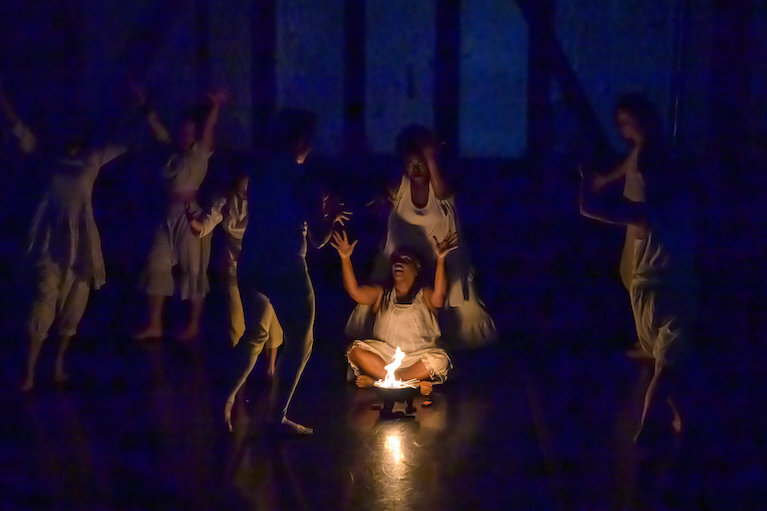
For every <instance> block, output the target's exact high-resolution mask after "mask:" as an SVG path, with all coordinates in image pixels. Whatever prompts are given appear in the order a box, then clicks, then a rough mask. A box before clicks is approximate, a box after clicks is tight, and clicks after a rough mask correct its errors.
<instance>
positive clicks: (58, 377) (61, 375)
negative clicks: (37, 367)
mask: <svg viewBox="0 0 767 511" xmlns="http://www.w3.org/2000/svg"><path fill="white" fill-rule="evenodd" d="M53 381H54V383H56V385H63V384H65V383H66V382H68V381H69V375H68V374H67V373H65V372H64V369H62V368H60V367H59V368H57V369H56V372H55V373H54V374H53Z"/></svg>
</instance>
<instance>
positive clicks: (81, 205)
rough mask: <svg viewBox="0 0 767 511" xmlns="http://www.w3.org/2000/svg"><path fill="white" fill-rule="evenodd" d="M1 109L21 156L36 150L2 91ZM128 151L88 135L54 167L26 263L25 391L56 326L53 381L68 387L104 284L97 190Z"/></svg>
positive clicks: (78, 139) (70, 145)
mask: <svg viewBox="0 0 767 511" xmlns="http://www.w3.org/2000/svg"><path fill="white" fill-rule="evenodd" d="M0 109H1V110H2V111H3V113H4V115H5V117H6V119H7V120H8V121H9V122H10V123H12V124H13V125H14V134H15V135H16V136H17V138H18V139H19V144H20V147H21V149H22V151H23V152H26V153H31V152H33V151H35V150H36V147H37V141H36V139H35V137H34V135H33V134H32V133H31V131H29V129H27V128H25V127H24V125H23V124H22V123H21V121H20V119H19V118H18V117H17V116H16V114H15V112H14V111H13V108H12V106H11V104H10V102H9V101H8V99H7V98H6V97H5V95H4V94H3V92H2V91H1V90H0ZM125 150H126V149H125V147H123V146H117V145H104V146H102V147H94V146H92V145H91V144H90V137H89V136H88V134H81V135H80V136H79V137H74V138H72V139H71V140H70V142H69V143H67V146H66V149H65V154H64V156H62V157H60V158H56V159H54V160H52V163H50V164H51V165H52V167H53V169H52V170H53V175H52V177H51V180H50V183H49V185H48V188H47V189H46V191H45V194H44V195H43V197H42V199H41V201H40V203H39V205H38V207H37V212H36V214H35V217H34V220H33V221H32V226H31V227H30V231H29V242H28V245H27V261H26V262H27V264H28V266H29V267H30V268H31V269H32V270H33V278H34V280H35V292H34V299H33V302H32V307H31V309H30V312H29V316H28V318H27V334H28V335H29V354H28V357H27V367H26V375H25V377H24V380H23V382H22V384H21V390H22V391H24V392H28V391H31V390H32V389H33V388H34V384H35V367H36V365H37V359H38V358H39V355H40V350H41V349H42V346H43V342H44V341H45V339H46V338H47V337H48V333H49V331H50V329H51V327H52V326H53V325H54V321H55V322H56V327H57V329H58V333H59V337H60V340H59V341H60V344H59V349H58V352H57V354H56V362H55V366H54V367H55V372H54V381H55V382H56V383H59V384H61V383H65V382H66V381H67V380H68V375H67V373H66V371H65V370H64V355H65V354H66V351H67V349H68V347H69V344H70V342H71V340H72V337H74V335H75V333H76V332H77V327H78V325H79V324H80V320H81V319H82V317H83V314H84V313H85V308H86V306H87V305H88V298H89V296H90V290H91V287H93V289H99V288H100V287H101V286H103V285H104V283H105V282H106V272H105V268H104V257H103V255H102V253H101V238H100V236H99V231H98V227H97V226H96V220H95V218H94V216H93V202H92V196H93V185H94V183H95V181H96V178H97V177H98V175H99V171H100V170H101V168H102V167H103V166H104V165H106V164H107V163H109V162H110V161H112V160H114V159H115V158H117V157H118V156H120V155H121V154H123V153H124V152H125Z"/></svg>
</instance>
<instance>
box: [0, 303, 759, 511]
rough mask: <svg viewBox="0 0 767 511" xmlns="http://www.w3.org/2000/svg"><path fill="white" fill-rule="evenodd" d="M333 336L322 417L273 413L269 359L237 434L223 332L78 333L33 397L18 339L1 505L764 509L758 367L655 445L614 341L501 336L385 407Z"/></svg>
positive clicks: (321, 352)
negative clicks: (67, 380)
mask: <svg viewBox="0 0 767 511" xmlns="http://www.w3.org/2000/svg"><path fill="white" fill-rule="evenodd" d="M96 311H98V307H96ZM96 311H94V313H95V312H96ZM327 334H328V332H322V331H321V332H318V336H317V345H316V351H315V353H314V355H313V357H312V359H311V361H310V363H309V366H308V369H307V372H306V373H305V378H304V379H303V380H302V382H301V385H300V387H299V390H298V393H297V395H296V398H295V404H294V406H293V408H292V416H293V417H294V418H295V419H297V420H300V421H302V422H304V423H306V424H309V425H311V426H314V427H315V428H316V434H315V435H314V436H313V437H311V438H307V439H302V440H291V441H284V442H283V441H277V440H274V439H270V438H267V437H265V436H264V435H263V434H262V431H261V428H260V420H261V416H262V415H261V412H262V410H263V406H264V394H263V391H264V389H265V388H266V384H265V383H264V381H263V380H261V379H260V378H259V377H258V374H261V371H262V369H263V368H260V367H257V370H256V371H257V373H258V374H254V376H253V378H252V379H251V381H250V383H249V385H248V386H247V388H246V390H245V391H244V392H243V393H242V394H241V395H240V398H239V400H238V402H237V405H236V407H235V431H234V433H233V434H228V433H225V432H224V429H223V427H222V426H223V424H222V421H221V413H220V411H221V403H222V399H223V397H222V394H221V388H222V382H223V380H224V377H225V374H226V366H227V361H228V357H227V354H228V353H227V350H226V349H225V346H224V341H223V340H215V339H213V338H208V339H205V340H203V341H202V342H201V343H200V344H198V345H195V346H192V347H181V346H178V345H176V344H175V343H173V341H170V340H166V341H165V342H163V343H160V344H153V345H136V344H133V343H132V341H129V340H127V339H125V338H120V337H119V336H115V337H114V338H111V339H104V338H101V339H89V338H86V337H83V338H81V339H80V340H79V342H78V344H76V345H75V347H74V348H73V350H72V354H71V355H72V356H71V358H70V361H71V373H72V382H71V385H70V386H69V388H68V389H65V390H61V389H59V390H56V389H53V388H52V387H51V386H50V384H49V383H48V381H46V378H45V376H47V373H48V372H49V371H48V369H50V364H49V363H50V358H51V357H50V356H46V357H44V358H43V360H42V366H41V376H42V377H41V383H40V386H39V388H38V389H37V390H36V391H35V392H34V393H33V394H31V395H25V396H21V395H19V394H18V393H16V392H14V391H13V386H15V385H16V383H17V382H18V379H17V377H18V376H19V372H18V368H17V367H16V365H15V364H14V363H13V361H14V360H15V361H18V358H17V357H13V356H9V357H5V361H6V362H5V365H4V371H3V383H4V385H3V394H2V416H3V419H2V438H1V439H0V479H1V480H2V483H1V485H0V508H2V509H38V508H39V509H267V510H273V509H274V510H276V509H289V510H295V509H334V510H342V509H353V510H356V509H371V510H375V509H381V510H384V509H385V510H389V509H424V508H426V509H472V510H474V509H659V508H678V509H747V508H749V509H759V508H760V507H761V503H764V502H767V501H765V500H763V499H764V497H765V486H764V484H763V483H764V481H765V463H764V457H763V453H764V451H763V449H764V444H763V443H762V442H763V439H764V436H763V434H762V433H761V431H758V429H759V428H760V424H761V425H763V420H762V419H761V418H760V416H761V415H763V414H762V413H761V411H759V410H752V413H751V415H750V416H748V415H746V414H747V413H748V411H747V408H748V406H749V405H750V404H751V403H752V402H753V401H749V398H748V396H746V395H743V393H740V392H739V393H737V395H740V396H741V399H742V402H740V403H739V402H737V401H732V400H730V399H729V398H728V399H725V398H724V396H725V395H728V392H731V391H732V389H736V388H741V389H742V388H753V387H752V386H751V385H753V382H755V381H763V380H764V379H763V374H762V372H761V371H762V369H761V368H756V367H755V368H753V369H752V370H751V371H752V372H749V370H747V368H744V367H742V366H739V367H738V368H737V370H734V369H730V370H728V368H726V367H721V368H720V370H719V371H718V372H710V373H709V374H708V375H707V377H706V378H705V380H706V384H705V388H701V392H702V397H703V399H701V400H699V401H701V402H706V403H707V405H708V406H711V407H712V408H710V409H709V411H708V413H707V414H705V416H706V420H705V424H701V427H698V428H692V432H691V434H690V435H688V436H687V441H686V442H675V441H674V440H673V439H671V440H669V442H667V443H660V444H659V445H660V447H656V448H655V449H644V450H642V449H638V448H636V447H635V446H633V445H632V443H631V436H632V435H633V433H634V428H635V427H636V420H637V418H638V412H639V408H638V406H639V399H640V396H641V392H642V385H643V384H644V383H646V377H647V372H646V371H644V373H643V370H642V368H641V367H639V366H637V365H635V364H634V363H632V362H630V361H628V360H627V359H626V358H625V357H624V356H623V355H622V353H620V352H619V351H616V350H613V351H607V352H594V351H590V350H585V351H583V352H572V351H567V352H565V351H563V350H559V351H547V350H542V349H540V348H535V347H534V345H533V346H532V347H531V343H529V342H527V341H525V340H522V339H515V338H504V339H502V340H501V341H500V343H499V346H496V347H494V348H491V349H489V350H485V351H482V352H471V353H459V354H456V356H455V362H456V370H455V373H454V374H453V378H451V380H449V381H448V383H447V384H446V385H444V386H442V387H441V388H439V389H438V391H437V393H436V396H435V400H434V405H433V406H431V407H428V408H423V407H421V406H419V408H418V411H417V414H416V415H417V417H416V419H415V420H411V421H408V420H401V421H391V420H389V421H382V420H380V418H379V413H378V411H377V410H374V409H373V405H374V404H375V403H376V399H375V396H374V395H373V394H372V393H371V392H369V391H360V390H357V389H356V388H354V386H353V385H351V384H348V383H346V382H345V381H344V360H343V355H342V354H343V348H344V341H341V340H338V339H337V338H336V337H334V336H333V335H327ZM219 339H223V337H221V338H219ZM8 341H9V345H13V343H12V342H10V341H11V339H8ZM51 344H53V343H51ZM51 348H52V346H51ZM46 351H47V352H50V351H52V350H51V349H48V350H46ZM46 364H47V365H46ZM756 365H757V364H755V366H756ZM723 386H724V387H723ZM730 396H732V394H730ZM419 404H420V401H419ZM739 414H742V415H739ZM759 499H762V500H759Z"/></svg>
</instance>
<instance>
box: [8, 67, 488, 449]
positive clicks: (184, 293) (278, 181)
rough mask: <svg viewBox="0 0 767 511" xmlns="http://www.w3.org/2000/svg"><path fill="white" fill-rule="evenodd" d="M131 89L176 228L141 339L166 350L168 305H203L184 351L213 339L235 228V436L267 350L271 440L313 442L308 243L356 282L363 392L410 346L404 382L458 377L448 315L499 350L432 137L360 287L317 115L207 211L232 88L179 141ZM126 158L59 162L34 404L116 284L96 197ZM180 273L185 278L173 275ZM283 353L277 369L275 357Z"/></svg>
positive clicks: (170, 230) (44, 229)
mask: <svg viewBox="0 0 767 511" xmlns="http://www.w3.org/2000/svg"><path fill="white" fill-rule="evenodd" d="M130 88H131V90H132V92H133V95H134V96H135V99H136V101H137V104H138V106H139V108H140V110H141V111H142V114H143V115H144V116H145V118H146V121H147V124H148V126H149V127H150V130H151V133H152V135H153V136H154V138H155V139H156V140H157V141H158V142H160V143H162V144H163V145H164V146H165V147H166V148H167V149H166V153H167V156H166V159H165V165H164V167H162V168H161V169H158V170H159V171H160V173H161V175H162V178H163V182H164V185H165V190H164V191H165V193H164V197H165V200H166V203H165V215H164V218H163V219H162V221H161V222H160V223H159V225H157V227H156V229H155V233H154V237H153V240H152V245H151V249H150V251H149V254H148V257H147V263H146V265H145V269H144V271H143V274H142V276H141V287H142V289H143V290H144V292H145V294H146V296H147V303H148V318H147V321H146V324H145V325H143V326H142V327H141V328H139V329H138V330H137V331H136V332H134V338H135V339H136V340H138V341H148V340H152V339H161V338H162V337H163V333H164V332H163V317H162V314H163V308H164V304H165V301H166V299H167V298H168V297H171V296H173V295H175V294H178V295H180V297H181V299H182V300H185V301H187V302H188V303H189V315H188V321H187V323H186V326H185V327H184V328H183V329H182V330H181V332H179V333H178V335H177V339H178V340H179V341H181V342H188V341H191V340H193V339H195V338H197V337H198V336H199V335H200V328H201V326H200V325H201V317H202V313H203V309H204V299H205V296H206V294H207V293H208V292H209V282H208V275H207V270H208V265H209V262H210V253H211V233H212V232H213V230H214V229H215V227H216V226H218V225H221V227H222V229H223V230H224V231H225V233H226V235H225V240H226V241H225V255H226V276H227V278H226V285H227V288H228V290H227V291H228V292H227V295H228V298H229V300H228V302H229V303H228V305H229V307H228V308H229V314H230V332H231V335H230V338H231V343H232V345H233V350H232V363H231V367H232V372H233V374H234V378H233V384H232V385H231V387H230V391H229V393H228V397H227V400H226V403H225V406H224V418H225V421H226V423H227V425H228V426H229V427H230V428H231V410H232V405H233V403H234V400H235V397H236V395H237V393H238V391H239V389H240V388H241V387H242V385H243V384H244V383H245V381H246V380H247V378H248V376H249V374H250V372H251V371H252V369H253V367H254V366H255V363H256V361H257V358H258V356H259V355H260V354H261V352H262V351H263V350H264V348H266V350H267V354H268V358H269V369H268V371H269V374H270V375H271V376H272V384H271V399H270V403H271V408H270V412H269V417H268V419H269V424H270V426H271V427H274V428H277V429H280V430H284V431H286V432H289V433H298V434H307V433H311V429H310V428H306V427H304V426H302V425H299V424H297V423H294V422H292V421H290V420H288V419H287V417H286V414H287V410H288V406H289V404H290V400H291V398H292V395H293V393H294V392H295V389H296V386H297V385H298V381H299V379H300V377H301V374H302V372H303V369H304V367H305V365H306V362H307V360H308V359H309V355H310V353H311V350H312V345H313V342H314V338H313V326H314V314H315V303H314V302H315V297H314V290H313V286H312V283H311V279H310V277H309V270H308V268H307V264H306V253H307V237H308V239H309V241H311V242H312V244H313V245H314V246H316V247H317V248H321V247H323V246H324V245H325V244H327V242H328V241H330V240H331V237H332V238H333V242H332V245H333V246H334V247H335V248H336V249H337V250H338V253H339V256H340V260H341V267H342V272H343V276H344V278H343V283H344V286H345V288H346V289H347V291H348V292H349V295H350V296H351V298H352V299H354V300H355V301H356V302H357V303H358V304H359V305H358V309H357V310H355V311H354V313H353V314H352V317H351V318H350V320H349V324H348V325H347V328H346V331H347V333H352V332H354V333H356V335H353V337H354V340H355V342H354V343H353V344H352V346H351V347H350V348H349V350H348V353H347V356H348V360H349V365H350V368H351V369H352V370H353V371H354V373H355V374H356V383H357V385H358V386H360V387H367V386H370V385H372V383H373V382H374V381H375V380H377V379H379V378H381V377H383V375H384V374H383V366H384V365H386V364H387V363H389V362H390V361H391V358H392V356H393V353H394V351H395V350H396V348H397V347H399V348H400V349H402V350H403V351H404V352H405V353H406V358H405V361H404V363H403V364H402V369H401V371H400V372H399V373H398V375H399V376H401V377H403V378H405V379H406V380H416V381H417V382H418V385H419V387H420V389H421V392H422V393H423V394H426V395H428V394H430V393H431V388H432V384H434V383H441V382H443V381H445V379H446V377H447V373H448V371H449V369H450V368H451V367H452V364H451V361H450V357H449V356H448V354H447V352H446V351H445V349H444V348H443V347H442V346H441V344H440V341H441V339H442V337H443V336H442V333H441V330H440V320H439V318H438V316H439V315H440V314H442V313H447V312H451V313H453V315H456V314H457V315H458V316H463V317H464V321H462V322H461V323H460V324H461V325H463V327H462V328H460V329H456V331H455V332H453V334H454V335H453V336H454V338H456V339H457V338H458V337H459V336H462V340H463V342H465V343H471V344H474V345H477V344H487V343H491V342H493V341H494V340H495V338H496V336H497V333H496V330H495V325H494V323H493V321H492V319H491V317H490V315H489V314H488V313H487V310H486V309H485V307H484V305H483V304H482V302H481V300H480V299H479V297H478V296H477V292H476V289H475V288H474V285H473V270H472V268H471V266H470V264H469V263H468V257H467V253H466V251H465V250H464V251H461V250H460V248H461V247H460V245H459V244H458V222H457V219H456V213H455V203H454V201H453V197H452V193H451V192H450V191H449V189H448V187H447V184H446V182H445V179H444V178H443V177H442V174H441V172H440V169H439V163H438V159H439V158H438V144H437V140H436V138H435V136H434V134H433V133H432V132H431V131H430V130H428V129H427V128H425V127H423V126H410V127H408V128H407V129H405V130H403V132H402V133H401V134H400V136H399V137H398V139H397V148H398V151H399V152H400V154H401V156H402V161H403V169H404V172H403V175H402V177H401V179H400V180H399V182H398V183H396V184H394V185H393V186H392V187H391V190H390V193H391V195H390V197H389V201H390V203H391V206H392V208H391V213H390V216H389V221H388V230H387V239H386V243H385V248H384V250H383V251H382V253H381V254H379V257H378V259H377V262H376V270H375V271H374V274H373V275H372V276H371V278H370V280H371V284H370V285H366V286H360V285H358V284H357V280H356V276H355V275H354V270H353V269H352V265H351V254H352V251H353V247H354V245H356V241H355V242H353V243H350V242H349V240H348V238H347V235H346V233H345V232H344V231H343V226H344V225H345V223H346V222H348V221H350V219H351V218H350V215H351V213H350V212H347V211H344V210H343V208H342V207H341V203H340V202H339V201H335V200H331V199H330V195H329V194H328V193H327V192H326V190H324V189H323V187H321V186H320V185H319V183H318V182H317V180H316V179H315V178H314V177H313V176H311V175H309V173H308V172H307V171H306V166H304V165H303V163H304V161H305V159H306V158H307V156H308V154H309V152H310V150H311V147H312V141H313V138H314V133H315V130H316V125H317V121H318V119H317V117H316V115H315V114H313V113H312V112H309V111H305V110H300V109H290V108H286V109H283V110H281V111H280V112H279V113H278V114H277V115H276V116H275V117H274V119H273V120H272V122H271V125H270V129H269V147H270V148H271V150H272V154H271V158H270V160H269V163H268V164H266V165H265V166H264V167H263V168H260V169H253V172H252V173H243V174H242V175H239V176H237V179H236V180H235V183H234V185H233V186H232V188H231V189H230V190H228V191H227V192H225V193H222V194H221V195H220V196H219V197H217V198H216V199H215V200H214V201H213V203H212V205H211V206H210V207H209V208H207V209H203V208H202V207H201V206H200V204H199V203H198V201H197V195H198V191H199V188H200V186H201V185H202V183H203V181H204V180H205V177H206V175H207V171H208V160H209V159H210V157H211V155H212V153H213V148H214V133H215V127H216V124H217V120H218V117H219V113H220V110H221V108H222V106H223V105H224V104H225V103H226V101H227V99H228V94H227V93H226V91H218V92H214V93H210V94H208V99H209V108H208V112H207V116H206V117H205V119H204V121H203V122H202V123H201V126H198V124H197V123H196V121H195V119H194V118H193V117H191V116H182V117H181V118H180V120H179V122H178V124H177V127H176V131H175V136H172V135H171V133H170V132H169V131H168V129H167V128H166V127H165V126H164V125H163V123H162V122H161V121H160V118H159V116H158V114H157V112H156V111H155V110H154V108H152V106H151V104H150V103H149V101H148V98H147V96H146V94H145V92H144V90H143V89H142V88H141V87H140V86H139V85H137V84H136V83H135V82H134V81H132V80H131V81H130ZM0 106H2V111H3V113H4V114H5V117H6V120H7V121H8V123H9V125H10V126H11V127H12V132H13V134H14V136H15V137H16V139H17V142H18V146H19V149H20V150H21V151H22V152H24V153H31V152H34V151H35V150H37V145H38V144H37V140H36V138H35V136H34V134H33V133H32V132H31V130H30V129H29V128H28V127H27V126H25V124H24V123H23V122H22V121H21V119H20V118H19V117H18V116H17V114H16V112H15V111H14V109H13V107H12V105H11V102H10V101H9V100H8V98H7V97H6V95H5V94H4V93H3V92H2V90H0ZM126 150H127V148H126V147H125V146H120V145H110V144H105V145H103V146H99V145H93V144H89V143H88V141H87V140H86V138H85V137H82V138H81V139H78V140H76V141H74V142H72V143H71V144H69V145H68V146H67V149H66V152H65V154H63V155H57V157H56V158H55V159H52V160H46V161H52V162H54V163H52V164H51V165H53V166H54V168H53V169H51V170H52V172H51V174H52V178H51V181H50V184H49V186H48V188H47V190H46V193H45V195H44V196H43V199H42V201H41V202H40V204H39V205H38V208H37V212H36V215H35V217H34V220H33V222H32V226H31V229H30V237H29V243H28V246H27V250H26V262H27V265H26V266H27V267H28V268H29V269H31V270H33V277H34V282H35V283H36V286H37V288H36V290H35V293H34V298H33V300H32V306H31V309H30V311H31V312H30V314H29V317H28V328H27V332H28V335H29V352H28V357H27V365H26V373H25V376H24V379H23V382H22V385H21V388H22V390H23V391H31V390H32V389H33V388H34V384H35V369H36V365H37V360H38V358H39V354H40V351H41V347H42V345H43V343H44V341H45V339H46V338H47V337H48V334H49V331H50V330H51V328H52V327H53V326H54V325H56V327H57V329H58V332H57V333H58V334H59V337H60V341H61V342H60V345H59V351H58V355H57V358H56V363H55V375H54V379H55V381H56V382H59V383H63V382H65V381H66V380H67V374H66V372H65V367H64V356H65V354H66V350H67V348H68V346H69V342H70V340H71V339H72V337H73V336H74V335H75V333H76V331H77V327H78V325H79V323H80V320H81V318H82V316H83V314H84V311H85V308H86V305H87V303H88V298H89V294H90V290H91V288H93V289H98V288H100V287H101V286H102V285H103V284H104V283H105V279H106V275H105V265H104V260H103V256H102V253H101V242H100V238H99V232H98V227H97V225H96V222H95V219H94V215H93V208H92V200H91V197H92V194H93V188H94V183H95V181H96V178H97V177H98V174H99V170H100V169H101V168H102V167H103V166H104V165H106V164H107V163H109V162H110V161H111V160H113V159H115V158H117V157H119V156H120V155H122V154H123V153H125V152H126ZM174 267H176V269H177V272H178V276H177V278H174V273H173V270H174ZM278 349H279V350H280V355H279V362H278V363H277V351H278Z"/></svg>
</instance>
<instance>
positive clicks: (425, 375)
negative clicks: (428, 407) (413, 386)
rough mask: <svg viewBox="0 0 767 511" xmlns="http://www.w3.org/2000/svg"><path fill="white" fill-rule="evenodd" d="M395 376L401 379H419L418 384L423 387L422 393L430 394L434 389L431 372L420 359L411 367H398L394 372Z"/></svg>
mask: <svg viewBox="0 0 767 511" xmlns="http://www.w3.org/2000/svg"><path fill="white" fill-rule="evenodd" d="M394 374H395V376H396V377H397V378H399V379H400V380H403V381H407V380H418V386H419V388H420V389H421V394H423V395H424V396H428V395H429V394H431V391H432V383H431V372H429V369H427V367H426V366H425V365H424V363H423V362H421V361H420V360H419V361H418V362H416V363H415V364H413V365H411V366H410V367H405V368H403V369H398V370H397V371H395V372H394Z"/></svg>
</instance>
